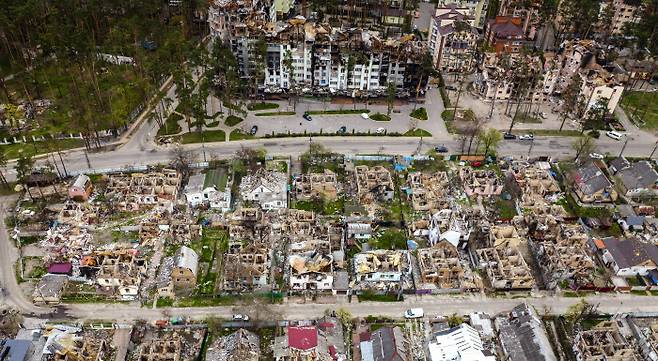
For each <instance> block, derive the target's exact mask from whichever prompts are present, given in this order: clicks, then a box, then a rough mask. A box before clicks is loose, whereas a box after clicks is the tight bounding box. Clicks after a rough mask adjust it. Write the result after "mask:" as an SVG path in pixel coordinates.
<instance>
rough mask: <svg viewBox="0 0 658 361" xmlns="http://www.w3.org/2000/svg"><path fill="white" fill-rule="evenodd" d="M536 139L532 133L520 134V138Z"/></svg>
mask: <svg viewBox="0 0 658 361" xmlns="http://www.w3.org/2000/svg"><path fill="white" fill-rule="evenodd" d="M533 139H535V136H534V135H532V134H523V135H521V136H519V140H533Z"/></svg>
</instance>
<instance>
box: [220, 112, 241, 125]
mask: <svg viewBox="0 0 658 361" xmlns="http://www.w3.org/2000/svg"><path fill="white" fill-rule="evenodd" d="M242 120H243V119H242V118H240V117H237V116H235V115H229V116H228V117H226V120H225V121H224V124H226V125H227V126H229V127H233V126H236V125H238V124H240V123H242Z"/></svg>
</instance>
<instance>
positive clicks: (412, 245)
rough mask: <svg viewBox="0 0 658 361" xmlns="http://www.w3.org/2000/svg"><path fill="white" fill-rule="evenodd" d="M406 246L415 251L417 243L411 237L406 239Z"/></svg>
mask: <svg viewBox="0 0 658 361" xmlns="http://www.w3.org/2000/svg"><path fill="white" fill-rule="evenodd" d="M407 248H409V249H410V250H412V251H415V250H416V249H417V248H418V243H416V241H414V240H412V239H408V240H407Z"/></svg>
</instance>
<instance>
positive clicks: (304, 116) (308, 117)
mask: <svg viewBox="0 0 658 361" xmlns="http://www.w3.org/2000/svg"><path fill="white" fill-rule="evenodd" d="M302 118H304V119H306V120H308V121H309V122H310V121H311V120H313V118H311V116H310V115H308V113H304V115H302Z"/></svg>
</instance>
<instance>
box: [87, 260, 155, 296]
mask: <svg viewBox="0 0 658 361" xmlns="http://www.w3.org/2000/svg"><path fill="white" fill-rule="evenodd" d="M146 269H147V264H146V260H145V259H143V258H141V257H140V256H139V255H138V251H137V250H134V249H118V250H112V251H94V252H92V253H91V254H90V255H87V256H85V257H83V259H82V262H81V266H80V273H81V274H83V275H85V274H88V275H93V277H94V278H95V281H96V283H97V284H98V285H99V286H100V292H103V293H108V294H110V295H114V296H115V297H118V298H120V299H122V300H134V299H135V298H136V297H137V295H138V292H139V286H140V284H141V282H142V277H143V276H145V275H146Z"/></svg>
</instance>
